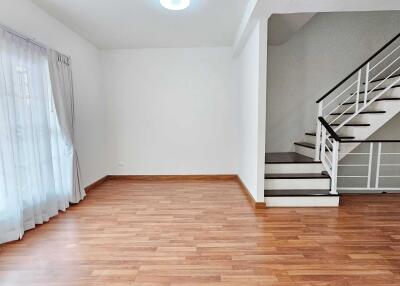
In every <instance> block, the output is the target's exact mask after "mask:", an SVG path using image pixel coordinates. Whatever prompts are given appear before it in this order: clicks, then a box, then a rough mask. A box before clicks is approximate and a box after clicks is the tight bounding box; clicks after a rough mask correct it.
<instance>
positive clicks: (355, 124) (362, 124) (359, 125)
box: [329, 123, 371, 127]
mask: <svg viewBox="0 0 400 286" xmlns="http://www.w3.org/2000/svg"><path fill="white" fill-rule="evenodd" d="M329 125H330V126H339V125H340V124H339V123H333V124H329ZM343 126H348V127H350V126H352V127H368V126H371V124H369V123H347V124H345V125H343Z"/></svg>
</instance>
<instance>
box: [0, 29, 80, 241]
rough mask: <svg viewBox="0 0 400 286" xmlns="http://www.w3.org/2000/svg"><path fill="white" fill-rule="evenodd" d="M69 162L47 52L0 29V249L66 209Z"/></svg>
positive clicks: (69, 148)
mask: <svg viewBox="0 0 400 286" xmlns="http://www.w3.org/2000/svg"><path fill="white" fill-rule="evenodd" d="M73 156H74V152H73V147H72V145H71V144H70V142H68V140H66V137H65V136H63V132H61V128H60V125H59V124H58V120H57V114H56V108H55V104H54V100H53V96H52V87H51V80H50V74H49V61H48V51H47V50H46V49H45V48H43V47H40V46H38V45H36V44H34V43H32V42H31V41H29V40H26V39H23V38H22V37H19V36H16V35H14V34H12V33H10V32H8V31H6V30H3V29H0V243H2V242H6V241H11V240H16V239H18V238H21V237H22V235H23V233H24V231H25V230H28V229H31V228H34V227H35V225H36V224H41V223H44V222H46V221H48V220H49V218H50V217H52V216H55V215H57V213H58V211H59V210H63V211H64V210H65V209H66V208H67V207H68V206H69V202H70V201H71V193H72V191H73V179H72V178H73V170H74V168H73Z"/></svg>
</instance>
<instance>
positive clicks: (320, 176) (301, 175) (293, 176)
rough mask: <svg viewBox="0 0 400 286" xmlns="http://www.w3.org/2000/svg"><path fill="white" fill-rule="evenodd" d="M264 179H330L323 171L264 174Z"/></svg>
mask: <svg viewBox="0 0 400 286" xmlns="http://www.w3.org/2000/svg"><path fill="white" fill-rule="evenodd" d="M264 179H330V177H329V176H328V175H327V174H323V173H287V174H265V175H264Z"/></svg>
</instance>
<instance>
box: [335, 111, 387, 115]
mask: <svg viewBox="0 0 400 286" xmlns="http://www.w3.org/2000/svg"><path fill="white" fill-rule="evenodd" d="M381 113H386V111H384V110H379V111H361V112H360V113H359V114H381ZM353 114H354V112H345V113H340V112H334V113H332V114H330V115H353Z"/></svg>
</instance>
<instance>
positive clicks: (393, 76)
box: [363, 74, 399, 84]
mask: <svg viewBox="0 0 400 286" xmlns="http://www.w3.org/2000/svg"><path fill="white" fill-rule="evenodd" d="M396 77H399V75H397V74H396V75H392V76H389V77H388V78H378V79H374V80H372V81H370V82H369V83H374V82H378V81H383V80H389V79H392V78H396ZM363 84H365V82H363Z"/></svg>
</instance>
